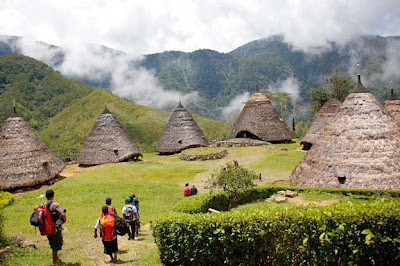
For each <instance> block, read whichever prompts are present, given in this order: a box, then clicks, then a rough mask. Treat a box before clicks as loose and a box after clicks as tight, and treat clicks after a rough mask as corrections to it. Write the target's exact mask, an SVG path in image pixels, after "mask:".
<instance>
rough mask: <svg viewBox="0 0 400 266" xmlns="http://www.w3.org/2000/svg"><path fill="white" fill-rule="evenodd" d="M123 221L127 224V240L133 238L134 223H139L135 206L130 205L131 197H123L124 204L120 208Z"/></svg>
mask: <svg viewBox="0 0 400 266" xmlns="http://www.w3.org/2000/svg"><path fill="white" fill-rule="evenodd" d="M122 214H123V215H124V219H125V222H126V223H127V224H128V226H129V230H128V236H129V237H128V240H135V231H136V228H135V227H136V223H139V217H138V215H137V210H136V207H135V206H133V205H132V203H131V198H130V197H127V198H125V206H124V207H123V208H122Z"/></svg>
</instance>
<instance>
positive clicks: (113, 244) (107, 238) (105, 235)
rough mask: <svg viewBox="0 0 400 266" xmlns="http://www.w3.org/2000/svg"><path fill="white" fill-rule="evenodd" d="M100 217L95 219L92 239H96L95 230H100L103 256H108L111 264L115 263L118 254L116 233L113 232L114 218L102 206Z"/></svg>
mask: <svg viewBox="0 0 400 266" xmlns="http://www.w3.org/2000/svg"><path fill="white" fill-rule="evenodd" d="M101 211H102V214H103V215H102V217H101V218H98V219H97V223H96V225H95V226H94V238H97V229H100V236H101V239H102V242H103V246H104V254H107V255H109V256H110V258H111V259H110V261H109V263H111V262H114V263H115V262H117V252H118V239H117V232H116V231H115V221H114V217H112V216H111V214H110V213H108V206H104V207H103V208H102V209H101Z"/></svg>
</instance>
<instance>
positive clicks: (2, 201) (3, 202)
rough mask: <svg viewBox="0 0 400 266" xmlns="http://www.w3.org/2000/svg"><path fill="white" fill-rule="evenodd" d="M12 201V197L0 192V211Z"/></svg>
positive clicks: (7, 193) (8, 193)
mask: <svg viewBox="0 0 400 266" xmlns="http://www.w3.org/2000/svg"><path fill="white" fill-rule="evenodd" d="M13 201H14V195H13V194H11V193H10V192H7V191H0V209H2V208H4V207H5V206H7V205H8V204H10V203H11V202H13Z"/></svg>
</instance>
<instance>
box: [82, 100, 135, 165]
mask: <svg viewBox="0 0 400 266" xmlns="http://www.w3.org/2000/svg"><path fill="white" fill-rule="evenodd" d="M139 156H141V153H140V151H139V149H138V147H136V145H135V144H134V143H133V141H132V140H131V139H130V138H129V136H128V134H127V133H126V131H125V130H124V128H123V127H122V126H121V124H120V123H119V121H118V119H117V117H116V116H115V114H113V113H112V112H110V111H109V110H108V109H107V107H105V108H104V111H103V113H102V114H101V115H100V116H99V118H97V120H96V122H95V123H94V126H93V127H92V130H91V131H90V133H89V135H88V136H87V138H86V140H85V143H84V145H83V148H82V151H81V154H80V155H79V157H78V163H79V165H82V166H92V165H98V164H105V163H118V162H125V161H129V160H136V159H138V157H139Z"/></svg>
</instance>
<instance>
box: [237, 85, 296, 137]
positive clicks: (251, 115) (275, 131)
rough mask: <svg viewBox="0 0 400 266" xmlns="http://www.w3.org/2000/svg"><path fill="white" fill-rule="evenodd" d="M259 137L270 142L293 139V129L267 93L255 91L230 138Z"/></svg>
mask: <svg viewBox="0 0 400 266" xmlns="http://www.w3.org/2000/svg"><path fill="white" fill-rule="evenodd" d="M244 134H246V137H249V138H258V139H261V140H264V141H269V142H285V141H290V140H291V139H292V131H291V130H290V128H289V127H288V125H287V124H286V122H285V121H284V120H283V118H282V117H281V116H280V115H279V113H278V112H277V111H276V109H275V107H274V106H273V105H272V103H271V101H270V100H269V99H268V97H267V96H266V95H264V94H263V93H260V92H256V93H253V94H252V95H251V97H250V98H249V99H248V100H247V102H246V105H245V106H244V107H243V110H242V112H241V113H240V115H239V118H238V119H237V121H236V123H235V125H234V126H233V129H232V132H231V135H230V138H241V137H244Z"/></svg>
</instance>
